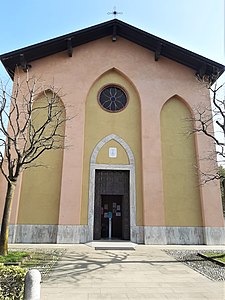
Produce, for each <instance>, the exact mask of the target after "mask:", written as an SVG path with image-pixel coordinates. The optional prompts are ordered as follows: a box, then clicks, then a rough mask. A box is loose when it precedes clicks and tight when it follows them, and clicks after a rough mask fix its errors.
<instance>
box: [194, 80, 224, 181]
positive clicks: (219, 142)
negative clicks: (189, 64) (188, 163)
mask: <svg viewBox="0 0 225 300" xmlns="http://www.w3.org/2000/svg"><path fill="white" fill-rule="evenodd" d="M201 83H202V82H201ZM203 83H205V84H206V85H207V88H208V89H209V91H210V94H211V104H209V105H208V106H206V105H205V104H204V103H202V104H199V106H198V107H194V116H193V118H192V120H191V121H193V124H195V125H194V130H193V132H194V133H200V134H203V135H205V136H206V137H207V138H208V139H209V140H210V141H211V142H213V143H214V145H215V148H214V150H213V151H210V152H209V151H207V152H206V153H205V157H200V159H202V160H207V161H208V166H210V167H209V169H207V170H199V172H200V174H201V182H202V183H206V182H208V181H212V180H216V179H220V180H221V179H222V180H223V179H224V178H223V176H224V173H221V172H220V168H219V166H218V165H223V166H224V165H225V93H224V87H225V83H223V84H220V85H218V83H215V84H214V85H212V84H211V82H209V81H205V82H203ZM209 162H211V163H209Z"/></svg>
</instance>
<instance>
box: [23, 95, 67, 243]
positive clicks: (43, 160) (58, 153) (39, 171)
mask: <svg viewBox="0 0 225 300" xmlns="http://www.w3.org/2000/svg"><path fill="white" fill-rule="evenodd" d="M51 95H52V91H50V90H47V91H46V92H45V93H42V94H40V95H39V96H38V97H37V99H36V100H35V102H34V105H33V106H34V107H38V106H39V105H41V107H42V106H43V107H47V106H46V101H47V100H46V97H51ZM58 100H59V101H58V103H57V104H56V105H57V108H59V109H61V108H62V107H64V104H63V102H62V100H61V99H60V98H58ZM57 108H55V109H57ZM64 114H65V111H64ZM46 116H47V108H46V111H45V110H44V109H43V110H42V111H41V113H39V114H38V116H35V117H34V118H35V122H38V123H39V122H40V124H42V122H43V121H44V120H45V119H46ZM63 118H66V116H65V115H64V116H63ZM57 131H58V133H59V134H60V135H61V136H64V133H65V123H64V124H62V126H61V127H60V128H58V129H57ZM60 143H61V145H62V149H59V150H54V149H52V150H48V151H45V152H44V153H43V154H42V155H41V156H40V157H38V158H37V160H36V161H35V164H36V165H42V166H43V167H34V168H30V169H27V170H25V171H24V172H23V176H22V185H21V194H20V205H19V212H18V224H20V226H23V228H22V227H21V228H22V229H21V230H27V234H26V235H24V237H23V236H22V233H23V232H22V231H21V237H20V234H19V233H18V239H19V240H20V241H21V242H27V240H29V241H31V240H32V242H34V243H35V242H47V243H49V242H50V243H55V242H56V235H57V228H56V226H57V224H58V218H59V205H60V192H61V177H62V164H63V145H64V138H63V137H62V138H61V141H60ZM32 226H34V227H35V233H34V231H33V230H32V228H33V227H32ZM25 227H26V228H25ZM28 227H29V228H28ZM18 230H19V229H18ZM30 235H32V236H30ZM40 237H41V238H40ZM26 238H27V240H26Z"/></svg>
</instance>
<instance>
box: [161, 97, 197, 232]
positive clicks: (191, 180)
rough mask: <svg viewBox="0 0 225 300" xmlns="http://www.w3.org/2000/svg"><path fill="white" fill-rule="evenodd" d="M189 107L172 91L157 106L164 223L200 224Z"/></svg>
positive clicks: (193, 140)
mask: <svg viewBox="0 0 225 300" xmlns="http://www.w3.org/2000/svg"><path fill="white" fill-rule="evenodd" d="M191 116H192V113H191V110H190V108H189V106H188V105H187V104H186V102H185V101H184V100H183V99H182V98H180V97H179V96H177V95H175V96H173V97H171V98H170V99H168V100H167V101H166V103H165V104H164V105H163V107H162V110H161V116H160V118H161V120H160V121H161V143H162V170H163V193H164V207H165V224H166V226H168V227H192V228H195V227H201V226H202V214H201V200H200V191H199V180H198V174H197V169H196V166H197V156H196V146H195V137H194V135H192V134H188V133H190V132H191V131H192V129H193V128H192V123H191V121H190V119H191Z"/></svg>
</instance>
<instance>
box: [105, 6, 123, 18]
mask: <svg viewBox="0 0 225 300" xmlns="http://www.w3.org/2000/svg"><path fill="white" fill-rule="evenodd" d="M107 14H108V15H113V16H114V19H116V16H117V15H122V14H123V13H122V12H120V11H116V7H115V6H114V7H113V11H112V12H108V13H107Z"/></svg>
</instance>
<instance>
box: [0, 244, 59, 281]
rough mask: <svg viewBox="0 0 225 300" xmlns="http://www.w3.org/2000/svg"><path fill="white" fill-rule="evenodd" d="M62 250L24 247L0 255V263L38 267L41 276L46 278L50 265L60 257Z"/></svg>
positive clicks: (29, 267)
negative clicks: (21, 249) (24, 248)
mask: <svg viewBox="0 0 225 300" xmlns="http://www.w3.org/2000/svg"><path fill="white" fill-rule="evenodd" d="M63 253H64V250H61V251H60V250H40V249H26V250H25V251H12V250H11V251H9V253H8V255H7V256H0V264H1V263H2V264H6V265H8V264H14V263H15V264H18V263H19V265H20V267H22V268H26V269H27V270H29V269H38V270H39V271H40V272H41V274H42V278H46V277H47V275H48V274H49V271H51V269H52V267H53V266H54V265H55V264H56V263H57V261H58V260H59V259H60V257H61V256H62V254H63Z"/></svg>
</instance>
